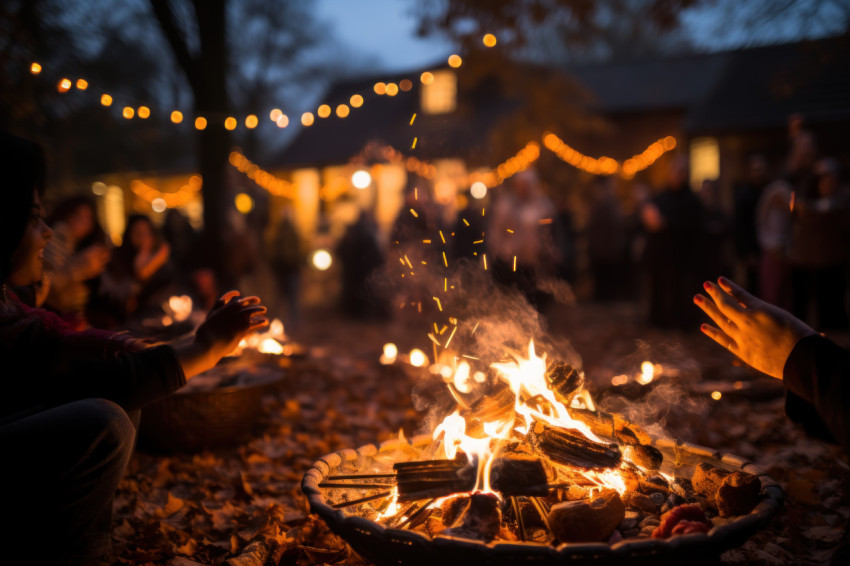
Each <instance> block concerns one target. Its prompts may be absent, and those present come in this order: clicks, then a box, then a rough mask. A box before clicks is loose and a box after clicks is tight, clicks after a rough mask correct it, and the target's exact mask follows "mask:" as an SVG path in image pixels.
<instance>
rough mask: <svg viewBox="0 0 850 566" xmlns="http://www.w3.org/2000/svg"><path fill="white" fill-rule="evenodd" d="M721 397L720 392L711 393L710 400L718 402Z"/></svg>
mask: <svg viewBox="0 0 850 566" xmlns="http://www.w3.org/2000/svg"><path fill="white" fill-rule="evenodd" d="M721 397H723V394H722V393H721V392H720V391H713V392H712V393H711V398H712V399H714V400H715V401H720V398H721Z"/></svg>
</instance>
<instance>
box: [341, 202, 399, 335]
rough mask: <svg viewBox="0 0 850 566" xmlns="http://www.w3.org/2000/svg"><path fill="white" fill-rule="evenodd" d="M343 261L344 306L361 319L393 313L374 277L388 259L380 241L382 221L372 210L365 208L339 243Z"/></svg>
mask: <svg viewBox="0 0 850 566" xmlns="http://www.w3.org/2000/svg"><path fill="white" fill-rule="evenodd" d="M337 255H338V256H339V258H340V260H341V262H342V296H341V299H342V310H343V312H345V314H347V315H349V316H351V317H353V318H357V319H370V318H371V319H375V318H377V319H383V318H386V317H387V316H388V314H389V310H388V307H387V305H386V302H385V301H384V300H383V299H382V298H381V297H380V296H379V295H378V293H377V292H376V290H375V289H374V287H373V285H374V281H373V279H372V276H373V274H375V273H376V272H377V271H378V270H379V269H380V268H381V267H382V266H383V265H384V263H385V259H384V253H383V251H382V250H381V246H380V244H379V242H378V224H377V223H376V222H375V218H374V216H373V215H372V213H371V212H369V211H367V210H361V211H360V216H359V217H358V218H357V220H356V221H355V222H354V223H353V224H350V225H349V226H348V228H346V230H345V234H344V235H343V236H342V239H341V240H340V242H339V245H338V246H337Z"/></svg>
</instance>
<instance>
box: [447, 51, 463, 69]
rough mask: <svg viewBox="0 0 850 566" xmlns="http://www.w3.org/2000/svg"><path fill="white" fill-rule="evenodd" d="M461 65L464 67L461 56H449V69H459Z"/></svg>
mask: <svg viewBox="0 0 850 566" xmlns="http://www.w3.org/2000/svg"><path fill="white" fill-rule="evenodd" d="M461 65H463V59H461V58H460V55H457V54H453V55H449V67H454V68H455V69H457V68H458V67H460V66H461Z"/></svg>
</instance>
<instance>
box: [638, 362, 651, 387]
mask: <svg viewBox="0 0 850 566" xmlns="http://www.w3.org/2000/svg"><path fill="white" fill-rule="evenodd" d="M654 377H655V366H653V365H652V362H643V363H642V364H640V375H638V376H637V377H635V381H637V382H638V383H640V384H641V385H646V384H647V383H649V382H650V381H652V379H653V378H654Z"/></svg>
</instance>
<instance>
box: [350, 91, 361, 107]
mask: <svg viewBox="0 0 850 566" xmlns="http://www.w3.org/2000/svg"><path fill="white" fill-rule="evenodd" d="M348 102H349V103H350V104H351V106H352V107H354V108H360V107H361V106H363V97H362V96H360V95H359V94H352V95H351V98H349V99H348Z"/></svg>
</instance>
